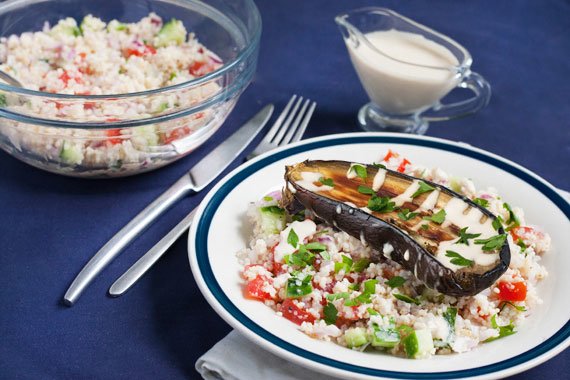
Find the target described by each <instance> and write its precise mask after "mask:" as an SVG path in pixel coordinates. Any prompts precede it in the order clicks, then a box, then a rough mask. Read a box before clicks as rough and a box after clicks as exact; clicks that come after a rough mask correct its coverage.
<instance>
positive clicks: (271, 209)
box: [261, 206, 293, 231]
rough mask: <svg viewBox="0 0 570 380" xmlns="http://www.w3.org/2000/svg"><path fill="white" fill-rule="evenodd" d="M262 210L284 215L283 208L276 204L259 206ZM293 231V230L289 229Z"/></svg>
mask: <svg viewBox="0 0 570 380" xmlns="http://www.w3.org/2000/svg"><path fill="white" fill-rule="evenodd" d="M261 211H262V212H268V213H270V214H275V215H285V210H283V209H282V208H281V207H278V206H265V207H262V208H261ZM291 231H293V230H291Z"/></svg>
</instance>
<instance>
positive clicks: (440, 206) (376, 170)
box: [282, 161, 511, 296]
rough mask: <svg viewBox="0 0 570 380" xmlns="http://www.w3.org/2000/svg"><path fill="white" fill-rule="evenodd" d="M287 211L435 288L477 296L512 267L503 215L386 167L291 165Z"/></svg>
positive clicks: (337, 163)
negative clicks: (306, 213) (327, 227)
mask: <svg viewBox="0 0 570 380" xmlns="http://www.w3.org/2000/svg"><path fill="white" fill-rule="evenodd" d="M285 181H286V186H285V188H284V190H283V193H284V194H283V201H282V202H283V206H284V207H286V208H288V209H289V210H290V211H291V212H294V211H295V210H294V209H295V208H297V209H298V207H299V206H301V205H302V207H303V208H306V209H308V210H310V211H311V212H313V213H314V214H315V215H316V216H317V217H318V218H320V219H322V220H324V221H325V222H327V223H329V224H331V225H333V226H334V227H336V228H338V229H339V230H342V231H345V232H346V233H348V234H349V235H352V236H354V237H355V238H358V239H360V240H361V241H362V242H363V243H364V244H369V245H370V246H372V247H373V248H374V249H375V250H376V251H377V253H375V255H376V256H375V257H373V258H372V260H373V261H380V260H384V259H383V258H381V257H380V255H381V256H384V257H386V258H388V259H390V260H393V261H395V262H397V263H399V264H401V265H402V266H403V267H404V268H405V269H407V270H409V271H411V272H412V273H413V274H414V275H415V276H416V278H418V279H419V280H420V281H422V282H423V283H424V284H425V285H426V286H428V287H429V288H432V289H435V290H437V291H438V292H440V293H443V294H447V295H451V296H469V295H474V294H477V293H479V292H481V291H482V290H484V289H486V288H488V287H489V286H491V285H492V284H493V283H494V282H495V281H496V280H497V279H498V278H499V277H500V276H501V275H502V274H503V273H504V272H505V271H506V270H507V268H508V266H509V262H510V257H511V256H510V251H509V246H508V243H507V240H506V234H505V231H504V230H503V228H502V226H501V224H500V223H498V220H496V217H495V216H494V215H493V214H492V213H491V212H489V211H488V210H487V209H485V208H483V207H480V206H479V205H477V204H475V203H474V202H472V201H471V200H470V199H468V198H466V197H464V196H462V195H460V194H457V193H455V192H453V191H451V190H449V189H447V188H445V187H443V186H441V185H438V184H435V183H433V182H430V181H426V180H422V179H418V178H415V177H411V176H408V175H405V174H402V173H399V172H396V171H392V170H388V169H385V168H383V167H381V166H378V165H365V164H355V163H350V162H345V161H305V162H302V163H299V164H296V165H293V166H288V167H287V168H286V173H285Z"/></svg>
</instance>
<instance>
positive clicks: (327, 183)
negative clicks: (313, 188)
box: [319, 177, 334, 187]
mask: <svg viewBox="0 0 570 380" xmlns="http://www.w3.org/2000/svg"><path fill="white" fill-rule="evenodd" d="M319 182H320V183H321V184H323V185H325V186H330V187H333V186H334V181H333V180H332V178H325V177H321V178H319Z"/></svg>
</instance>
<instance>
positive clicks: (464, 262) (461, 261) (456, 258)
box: [445, 250, 473, 267]
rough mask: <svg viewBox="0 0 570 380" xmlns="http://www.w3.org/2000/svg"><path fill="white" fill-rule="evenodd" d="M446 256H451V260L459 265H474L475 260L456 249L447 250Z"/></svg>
mask: <svg viewBox="0 0 570 380" xmlns="http://www.w3.org/2000/svg"><path fill="white" fill-rule="evenodd" d="M445 256H446V257H451V260H450V262H451V263H452V264H453V265H459V266H461V267H470V266H472V265H473V260H469V259H466V258H465V257H463V256H461V255H460V254H459V253H457V252H455V251H449V250H448V251H445Z"/></svg>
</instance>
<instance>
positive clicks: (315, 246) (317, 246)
mask: <svg viewBox="0 0 570 380" xmlns="http://www.w3.org/2000/svg"><path fill="white" fill-rule="evenodd" d="M305 248H307V249H308V250H309V251H317V252H320V251H325V250H326V249H327V246H326V245H324V244H323V243H317V242H313V243H308V244H305Z"/></svg>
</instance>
